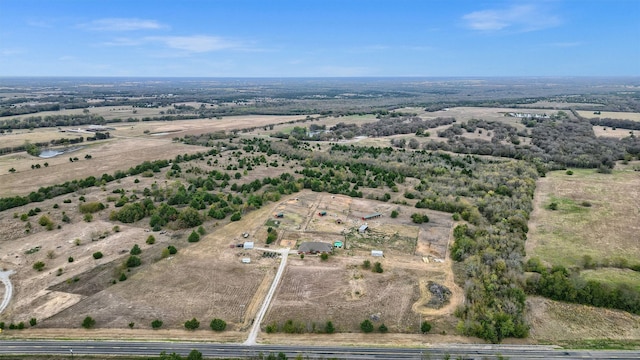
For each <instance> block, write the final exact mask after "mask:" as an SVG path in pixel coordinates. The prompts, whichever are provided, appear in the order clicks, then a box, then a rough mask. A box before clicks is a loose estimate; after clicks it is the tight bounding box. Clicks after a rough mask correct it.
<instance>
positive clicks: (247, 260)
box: [242, 258, 251, 264]
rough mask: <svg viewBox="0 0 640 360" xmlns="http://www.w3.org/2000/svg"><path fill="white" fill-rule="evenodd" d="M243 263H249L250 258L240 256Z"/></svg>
mask: <svg viewBox="0 0 640 360" xmlns="http://www.w3.org/2000/svg"><path fill="white" fill-rule="evenodd" d="M242 263H243V264H251V258H242Z"/></svg>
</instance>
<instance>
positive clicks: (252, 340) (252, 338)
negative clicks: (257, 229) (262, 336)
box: [244, 248, 289, 345]
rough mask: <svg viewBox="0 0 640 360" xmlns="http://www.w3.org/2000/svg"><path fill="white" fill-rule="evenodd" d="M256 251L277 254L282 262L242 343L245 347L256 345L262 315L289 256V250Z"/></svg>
mask: <svg viewBox="0 0 640 360" xmlns="http://www.w3.org/2000/svg"><path fill="white" fill-rule="evenodd" d="M256 250H264V251H273V252H279V253H280V255H282V260H281V261H280V267H278V272H277V273H276V276H275V277H274V278H273V283H271V287H270V288H269V292H268V293H267V296H265V297H264V302H263V303H262V307H261V308H260V310H259V311H258V314H257V315H256V318H255V320H254V322H253V326H252V327H251V331H250V332H249V337H247V340H246V341H245V342H244V344H245V345H256V339H257V338H258V333H259V332H260V323H262V319H263V318H264V314H266V313H267V309H269V305H270V304H271V299H272V298H273V295H274V294H275V293H276V289H277V288H278V284H279V283H280V278H282V274H284V268H285V267H286V266H287V258H288V255H289V248H286V249H280V250H271V249H260V248H256Z"/></svg>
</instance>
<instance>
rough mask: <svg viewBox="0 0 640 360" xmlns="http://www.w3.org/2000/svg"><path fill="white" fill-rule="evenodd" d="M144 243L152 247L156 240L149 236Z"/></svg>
mask: <svg viewBox="0 0 640 360" xmlns="http://www.w3.org/2000/svg"><path fill="white" fill-rule="evenodd" d="M146 243H147V244H148V245H153V244H155V243H156V238H155V237H154V236H153V235H149V237H148V238H147V241H146Z"/></svg>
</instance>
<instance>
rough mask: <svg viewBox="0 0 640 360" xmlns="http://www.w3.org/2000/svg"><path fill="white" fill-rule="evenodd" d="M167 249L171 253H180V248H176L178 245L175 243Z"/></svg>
mask: <svg viewBox="0 0 640 360" xmlns="http://www.w3.org/2000/svg"><path fill="white" fill-rule="evenodd" d="M167 250H169V254H170V255H175V254H176V253H178V249H176V247H175V246H173V245H169V246H167Z"/></svg>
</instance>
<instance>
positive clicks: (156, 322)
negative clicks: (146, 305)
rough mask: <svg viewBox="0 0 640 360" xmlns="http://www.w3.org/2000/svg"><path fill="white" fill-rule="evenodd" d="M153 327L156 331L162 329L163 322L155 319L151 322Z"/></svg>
mask: <svg viewBox="0 0 640 360" xmlns="http://www.w3.org/2000/svg"><path fill="white" fill-rule="evenodd" d="M151 327H152V328H153V329H154V330H155V329H160V328H161V327H162V320H158V319H155V320H153V321H152V322H151Z"/></svg>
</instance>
